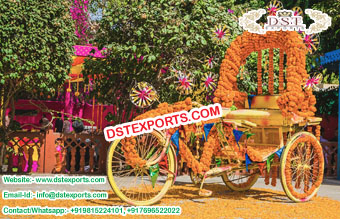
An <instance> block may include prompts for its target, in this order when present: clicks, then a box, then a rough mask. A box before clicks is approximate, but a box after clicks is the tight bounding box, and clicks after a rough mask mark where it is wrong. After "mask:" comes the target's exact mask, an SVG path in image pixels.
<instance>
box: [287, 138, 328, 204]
mask: <svg viewBox="0 0 340 219" xmlns="http://www.w3.org/2000/svg"><path fill="white" fill-rule="evenodd" d="M323 169H324V158H323V153H322V147H321V145H320V143H319V141H318V140H317V139H316V137H315V136H314V135H312V134H310V133H308V132H299V133H297V134H295V135H294V136H293V137H292V139H291V141H290V142H289V143H288V144H287V146H286V148H285V150H284V152H283V155H282V157H281V174H280V175H281V184H282V187H283V189H284V191H285V193H286V194H287V196H288V197H289V198H290V199H291V200H293V201H295V202H305V201H308V200H310V199H311V198H312V197H313V196H314V195H315V194H316V193H317V191H318V189H319V187H320V185H321V182H322V179H323Z"/></svg>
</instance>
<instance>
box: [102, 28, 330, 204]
mask: <svg viewBox="0 0 340 219" xmlns="http://www.w3.org/2000/svg"><path fill="white" fill-rule="evenodd" d="M267 49H268V51H269V68H268V81H267V83H268V90H269V95H263V90H262V84H263V82H264V81H263V79H262V74H263V72H262V62H261V60H262V54H264V51H263V50H267ZM274 50H275V52H278V53H279V63H278V66H279V75H278V81H279V87H278V90H277V92H275V89H274V61H273V56H274ZM252 52H257V57H258V63H257V83H258V89H257V94H256V95H255V94H254V95H248V94H247V93H244V92H241V91H239V90H238V87H237V75H238V74H239V69H240V67H241V66H243V65H244V64H245V63H246V58H247V57H248V56H249V55H250V53H252ZM305 56H306V49H305V47H304V45H303V43H302V39H301V37H300V35H299V34H298V33H297V32H295V31H269V32H267V33H265V34H254V33H249V32H247V31H245V32H244V33H243V34H242V35H240V36H238V37H237V38H236V39H235V40H234V41H233V42H232V43H231V44H230V47H229V48H228V49H227V51H226V53H225V58H224V60H223V62H222V64H221V68H220V77H219V82H218V86H217V89H216V91H215V93H214V96H215V98H214V102H215V103H220V104H221V105H222V107H223V116H222V117H221V118H219V119H214V120H209V121H204V122H200V123H196V124H189V125H185V126H181V127H178V128H172V129H169V130H165V131H162V132H161V131H153V132H152V133H149V134H143V135H139V136H136V137H130V138H125V139H122V140H116V141H114V142H113V143H112V144H111V146H110V149H109V152H108V157H107V175H108V179H109V182H110V185H111V187H112V188H113V190H114V192H115V193H116V194H117V195H118V196H119V198H121V199H122V200H123V201H125V202H127V203H128V204H131V205H150V204H154V203H156V202H157V201H159V200H160V199H161V198H162V197H163V196H164V195H165V194H166V192H167V191H168V189H169V188H170V187H171V185H173V183H174V182H175V179H176V171H177V156H178V155H180V156H181V159H183V161H185V162H186V163H187V165H188V167H189V168H191V170H192V174H191V176H192V179H193V181H195V182H196V183H197V182H198V183H200V184H201V185H200V188H199V194H200V195H202V196H209V195H211V191H208V190H205V189H203V184H204V182H205V179H206V178H208V177H216V176H221V177H222V179H223V182H224V183H225V185H226V187H228V188H229V189H231V190H234V191H246V190H248V189H250V188H251V187H252V186H253V185H254V184H255V182H256V181H257V180H258V178H259V176H260V175H264V176H265V182H266V184H269V182H270V179H271V184H272V185H274V186H275V185H276V179H277V176H278V173H279V177H280V180H281V184H282V187H283V190H284V191H285V193H286V194H287V196H288V197H289V198H290V199H291V200H293V201H295V202H305V201H308V200H310V199H311V198H312V197H313V196H315V194H316V193H317V191H318V189H319V187H320V185H321V182H322V179H323V170H324V158H323V153H322V147H321V145H320V143H319V137H320V125H319V123H320V121H321V118H318V117H314V112H315V111H316V109H315V107H314V105H315V103H316V99H315V97H314V95H313V94H312V89H310V88H309V87H308V86H307V87H306V86H305V85H306V81H307V80H308V74H307V72H306V70H305V65H306V62H305ZM199 106H200V104H198V103H195V102H192V101H191V99H190V98H187V99H186V100H185V101H181V102H177V103H174V104H168V103H161V104H159V105H158V107H157V108H156V109H153V110H150V111H148V112H146V113H144V114H142V115H140V116H138V117H137V118H135V120H140V119H146V118H151V117H156V116H159V115H164V114H168V113H173V112H177V111H182V110H187V111H190V110H191V109H192V108H194V107H199Z"/></svg>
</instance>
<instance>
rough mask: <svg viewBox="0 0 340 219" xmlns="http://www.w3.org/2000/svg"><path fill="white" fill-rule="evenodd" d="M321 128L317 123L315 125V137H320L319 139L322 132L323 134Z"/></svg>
mask: <svg viewBox="0 0 340 219" xmlns="http://www.w3.org/2000/svg"><path fill="white" fill-rule="evenodd" d="M320 130H321V126H320V125H317V126H316V127H315V137H316V138H317V139H318V141H320V134H321V132H320Z"/></svg>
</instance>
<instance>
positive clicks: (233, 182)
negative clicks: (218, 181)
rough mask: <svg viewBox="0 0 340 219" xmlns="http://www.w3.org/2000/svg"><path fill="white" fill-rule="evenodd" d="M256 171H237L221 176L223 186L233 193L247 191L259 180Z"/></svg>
mask: <svg viewBox="0 0 340 219" xmlns="http://www.w3.org/2000/svg"><path fill="white" fill-rule="evenodd" d="M257 171H258V170H256V169H255V170H249V172H247V171H246V170H237V171H232V172H230V173H224V174H223V175H222V179H223V182H224V183H225V185H226V186H227V187H228V188H230V189H231V190H233V191H238V192H243V191H247V190H249V189H250V188H251V187H252V186H253V185H254V184H255V183H256V181H257V179H258V178H259V176H260V175H259V174H258V172H257Z"/></svg>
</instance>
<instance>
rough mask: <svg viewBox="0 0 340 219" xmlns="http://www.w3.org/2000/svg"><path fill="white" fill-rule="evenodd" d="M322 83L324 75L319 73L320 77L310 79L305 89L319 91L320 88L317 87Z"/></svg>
mask: <svg viewBox="0 0 340 219" xmlns="http://www.w3.org/2000/svg"><path fill="white" fill-rule="evenodd" d="M321 82H322V74H321V73H319V74H318V75H316V76H315V75H314V76H312V77H309V78H308V79H307V80H306V84H305V86H304V87H303V88H304V89H311V88H312V89H313V90H319V88H318V87H317V85H318V84H320V83H321Z"/></svg>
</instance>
